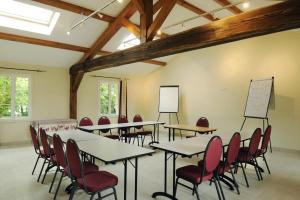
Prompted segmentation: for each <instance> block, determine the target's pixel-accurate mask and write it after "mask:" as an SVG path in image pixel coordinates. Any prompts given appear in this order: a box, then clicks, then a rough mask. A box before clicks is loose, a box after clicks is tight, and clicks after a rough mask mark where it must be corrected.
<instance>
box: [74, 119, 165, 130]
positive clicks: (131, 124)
mask: <svg viewBox="0 0 300 200" xmlns="http://www.w3.org/2000/svg"><path fill="white" fill-rule="evenodd" d="M157 124H165V122H157V121H144V122H129V123H120V124H107V125H93V126H79V127H78V128H80V129H82V130H86V131H94V130H104V129H116V128H129V127H137V126H147V125H157Z"/></svg>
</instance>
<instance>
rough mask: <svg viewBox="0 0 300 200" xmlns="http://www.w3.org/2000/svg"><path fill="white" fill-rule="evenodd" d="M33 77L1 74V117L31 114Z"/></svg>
mask: <svg viewBox="0 0 300 200" xmlns="http://www.w3.org/2000/svg"><path fill="white" fill-rule="evenodd" d="M30 86H31V78H30V77H29V76H22V75H4V74H0V119H28V118H30V116H31V87H30Z"/></svg>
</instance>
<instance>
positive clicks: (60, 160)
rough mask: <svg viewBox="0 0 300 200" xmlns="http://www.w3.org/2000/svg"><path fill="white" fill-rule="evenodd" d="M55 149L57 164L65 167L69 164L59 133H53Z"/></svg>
mask: <svg viewBox="0 0 300 200" xmlns="http://www.w3.org/2000/svg"><path fill="white" fill-rule="evenodd" d="M53 150H54V154H55V157H56V161H57V164H58V165H59V166H61V167H63V168H65V167H66V166H67V163H66V156H65V151H64V144H63V142H62V140H61V138H60V136H59V135H57V134H54V135H53Z"/></svg>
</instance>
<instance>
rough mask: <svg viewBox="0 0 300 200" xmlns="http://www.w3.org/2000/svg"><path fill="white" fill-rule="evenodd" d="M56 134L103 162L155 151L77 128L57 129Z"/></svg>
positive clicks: (50, 134)
mask: <svg viewBox="0 0 300 200" xmlns="http://www.w3.org/2000/svg"><path fill="white" fill-rule="evenodd" d="M47 134H48V135H49V136H50V137H52V136H53V135H54V133H53V132H52V133H51V132H49V133H47ZM56 134H58V135H59V136H60V137H61V139H62V141H63V142H67V141H68V139H73V140H75V141H76V143H77V145H78V147H79V149H80V150H81V151H84V152H86V153H88V154H90V155H92V156H94V157H96V158H98V159H100V160H102V161H104V162H115V161H120V160H125V159H130V158H135V157H141V156H144V155H149V154H152V153H154V152H155V151H153V150H151V149H146V148H142V147H138V146H134V145H131V144H127V143H124V142H121V141H117V140H112V139H109V138H106V137H102V136H99V135H95V134H93V133H87V132H85V131H81V130H78V129H77V130H70V131H59V132H56Z"/></svg>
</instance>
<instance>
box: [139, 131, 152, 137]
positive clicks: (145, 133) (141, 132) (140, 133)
mask: <svg viewBox="0 0 300 200" xmlns="http://www.w3.org/2000/svg"><path fill="white" fill-rule="evenodd" d="M137 134H138V135H143V136H144V135H152V131H139V132H137Z"/></svg>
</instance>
